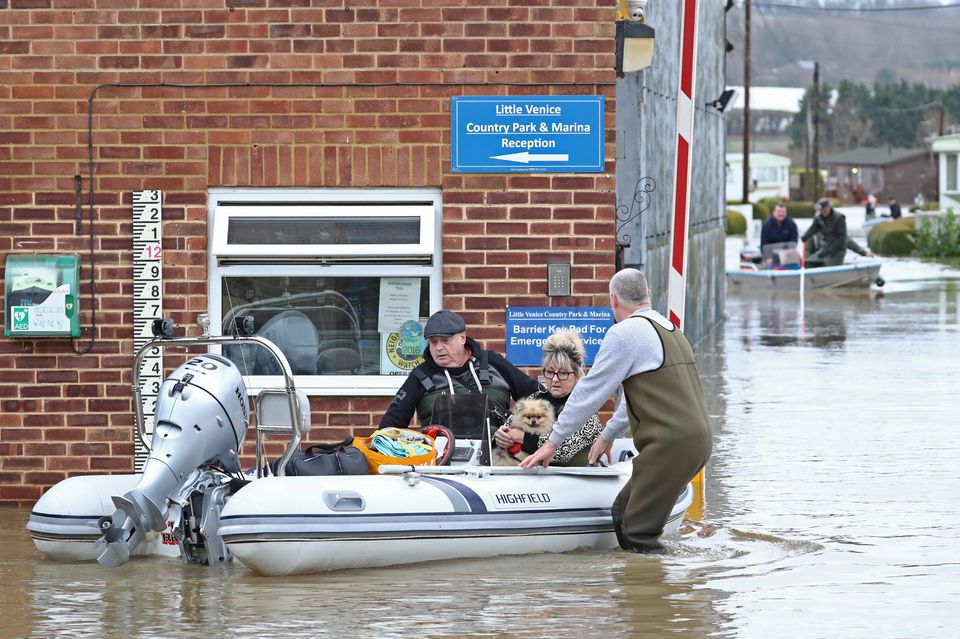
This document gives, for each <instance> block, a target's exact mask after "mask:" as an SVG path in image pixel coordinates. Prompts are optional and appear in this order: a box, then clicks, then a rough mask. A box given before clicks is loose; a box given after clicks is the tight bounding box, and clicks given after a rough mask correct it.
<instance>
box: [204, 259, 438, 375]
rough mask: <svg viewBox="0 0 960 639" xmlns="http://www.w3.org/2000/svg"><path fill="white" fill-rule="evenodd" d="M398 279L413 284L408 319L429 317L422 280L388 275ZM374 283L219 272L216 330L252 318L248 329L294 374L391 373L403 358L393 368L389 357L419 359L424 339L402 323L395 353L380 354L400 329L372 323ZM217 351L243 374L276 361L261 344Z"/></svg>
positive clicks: (267, 371) (272, 371)
mask: <svg viewBox="0 0 960 639" xmlns="http://www.w3.org/2000/svg"><path fill="white" fill-rule="evenodd" d="M398 279H399V280H400V281H402V282H403V283H405V284H406V285H407V287H408V288H410V289H413V293H412V295H414V296H415V300H413V301H414V302H415V304H416V316H414V317H410V318H408V320H412V321H422V318H425V317H427V316H428V315H429V314H430V298H429V290H430V287H429V278H426V277H422V278H389V280H388V283H390V282H395V281H397V280H398ZM382 280H383V278H380V277H224V278H223V279H222V280H221V283H222V289H221V295H222V302H221V308H222V311H223V312H222V317H221V328H222V332H223V334H229V333H231V331H232V326H233V323H234V318H235V317H238V316H245V315H249V316H252V317H253V321H254V329H255V331H256V333H257V334H258V335H262V336H264V337H266V338H267V339H269V340H270V341H272V342H274V343H275V344H276V345H277V346H278V347H279V348H280V350H282V351H283V353H284V355H285V356H286V357H287V360H288V361H289V363H290V366H291V368H292V369H293V373H294V374H295V375H381V374H391V373H394V372H395V369H400V370H403V368H404V365H403V362H400V365H399V366H398V365H397V364H398V363H397V362H396V361H394V359H395V358H397V357H399V359H401V360H404V359H406V360H409V361H411V362H412V361H413V360H419V356H420V355H421V353H422V352H423V349H424V348H425V347H426V343H425V342H424V341H423V339H422V333H421V334H419V335H416V333H417V330H416V327H413V326H407V328H406V331H405V332H406V333H408V335H406V336H405V337H406V340H405V343H404V345H403V347H401V349H400V351H401V352H400V353H397V350H398V349H397V348H396V347H394V348H392V349H390V351H389V353H390V355H388V354H387V352H388V351H387V350H386V348H385V346H386V345H387V342H388V340H389V338H390V334H391V333H400V332H402V329H401V326H402V324H401V326H397V325H396V322H394V323H392V324H390V325H389V326H381V325H380V324H381V317H380V309H381V299H380V296H381V291H382V290H383V286H382V284H383V282H382ZM387 290H393V289H392V288H390V289H387ZM381 328H386V329H390V328H394V329H397V330H384V331H381V330H380V329H381ZM415 338H416V339H415ZM394 339H395V340H396V339H398V338H394ZM414 341H415V342H416V343H415V344H414V343H413V342H414ZM223 354H224V355H225V356H226V357H229V358H230V359H232V360H233V361H234V362H236V364H237V366H239V367H240V370H241V372H243V373H244V374H245V375H276V374H278V373H279V370H278V369H277V365H276V362H275V361H273V358H271V357H270V356H269V354H268V353H267V352H266V351H264V350H263V349H258V348H250V347H243V348H241V347H227V348H225V349H224V353H223ZM406 372H408V371H403V374H404V375H405V374H406Z"/></svg>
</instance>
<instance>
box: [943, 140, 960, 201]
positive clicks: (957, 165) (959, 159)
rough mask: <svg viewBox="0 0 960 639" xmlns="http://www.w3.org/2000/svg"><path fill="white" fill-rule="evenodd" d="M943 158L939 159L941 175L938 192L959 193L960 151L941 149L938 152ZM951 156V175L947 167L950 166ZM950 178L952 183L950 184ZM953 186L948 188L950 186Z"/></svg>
mask: <svg viewBox="0 0 960 639" xmlns="http://www.w3.org/2000/svg"><path fill="white" fill-rule="evenodd" d="M940 155H941V157H943V160H941V165H940V167H941V168H940V176H941V185H940V192H941V193H947V194H951V195H952V194H956V193H960V152H958V151H942V152H941V153H940ZM951 156H952V157H953V169H954V170H953V175H952V176H951V175H950V172H949V171H948V169H949V168H950V160H949V158H950V157H951ZM951 178H952V181H953V184H952V185H951V184H950V182H951ZM951 186H952V187H953V188H950V187H951Z"/></svg>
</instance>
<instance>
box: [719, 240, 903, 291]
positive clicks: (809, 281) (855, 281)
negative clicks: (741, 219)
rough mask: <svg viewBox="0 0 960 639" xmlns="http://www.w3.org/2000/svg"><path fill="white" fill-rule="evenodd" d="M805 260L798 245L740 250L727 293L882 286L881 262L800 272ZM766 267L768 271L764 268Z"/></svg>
mask: <svg viewBox="0 0 960 639" xmlns="http://www.w3.org/2000/svg"><path fill="white" fill-rule="evenodd" d="M801 261H802V257H801V255H800V253H799V252H798V251H797V245H796V243H795V242H780V243H774V244H766V245H764V247H763V252H762V253H761V251H760V250H759V249H757V248H754V247H744V248H742V249H741V250H740V265H739V268H736V269H727V271H726V279H727V289H728V290H730V291H735V292H747V293H752V292H757V293H769V292H773V291H788V292H795V293H799V292H800V287H801V280H802V285H803V288H804V290H805V291H807V290H814V291H816V290H821V291H822V290H837V289H864V290H866V289H869V288H870V286H871V285H872V284H875V285H877V286H883V284H884V281H883V278H881V277H880V266H881V262H880V261H879V260H856V261H853V262H847V263H846V264H840V265H837V266H817V267H815V268H801ZM764 266H766V268H764Z"/></svg>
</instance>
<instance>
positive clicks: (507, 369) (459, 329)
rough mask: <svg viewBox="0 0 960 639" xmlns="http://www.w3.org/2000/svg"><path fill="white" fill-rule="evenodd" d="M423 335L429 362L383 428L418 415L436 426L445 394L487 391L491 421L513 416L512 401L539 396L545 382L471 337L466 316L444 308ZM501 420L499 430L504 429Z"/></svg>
mask: <svg viewBox="0 0 960 639" xmlns="http://www.w3.org/2000/svg"><path fill="white" fill-rule="evenodd" d="M423 336H424V338H425V339H426V340H427V348H426V350H425V351H424V352H423V358H424V362H423V363H422V364H420V365H419V366H417V367H416V368H415V369H413V370H412V371H410V374H409V375H408V376H407V379H406V381H405V382H404V383H403V386H401V387H400V390H399V391H397V395H396V397H394V399H393V401H392V402H391V403H390V406H389V407H388V408H387V412H386V413H384V415H383V417H382V418H381V419H380V425H379V426H378V428H388V427H391V426H393V427H397V428H406V427H407V426H409V425H410V420H411V419H412V418H413V414H414V412H416V414H417V417H418V418H419V420H420V424H421V425H423V426H426V425H428V424H430V423H431V417H432V416H433V406H434V403H435V402H436V401H437V398H438V397H440V396H441V395H447V394H449V395H457V394H463V393H481V394H483V395H486V397H487V402H488V404H487V405H488V408H489V412H490V417H491V418H492V419H494V420H496V419H498V416H505V415H508V414H509V412H510V400H511V398H512V399H520V398H522V397H526V396H528V395H532V394H534V393H536V392H537V391H538V390H539V389H540V383H539V382H537V380H535V379H533V378H531V377H530V376H528V375H527V374H526V373H524V372H523V371H521V370H520V369H519V368H517V367H516V366H514V365H513V364H511V363H510V362H508V361H507V360H506V358H504V357H503V355H500V354H499V353H496V352H494V351H489V350H484V349H483V348H482V347H481V346H480V344H479V343H478V342H477V341H476V340H474V339H472V338H469V337H467V327H466V324H465V323H464V321H463V318H462V317H461V316H460V315H458V314H457V313H454V312H453V311H447V310H441V311H437V312H436V313H434V314H433V315H431V316H430V319H428V320H427V325H426V327H424V330H423ZM500 423H502V422H501V421H496V422H495V423H494V426H496V427H499V426H500Z"/></svg>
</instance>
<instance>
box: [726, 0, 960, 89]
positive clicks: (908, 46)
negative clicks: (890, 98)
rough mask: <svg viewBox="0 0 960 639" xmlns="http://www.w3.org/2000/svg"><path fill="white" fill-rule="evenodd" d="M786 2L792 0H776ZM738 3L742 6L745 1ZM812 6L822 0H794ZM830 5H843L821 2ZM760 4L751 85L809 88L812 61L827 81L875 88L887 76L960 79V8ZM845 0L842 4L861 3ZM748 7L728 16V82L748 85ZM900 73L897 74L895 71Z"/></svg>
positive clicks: (942, 82)
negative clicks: (863, 9) (808, 8)
mask: <svg viewBox="0 0 960 639" xmlns="http://www.w3.org/2000/svg"><path fill="white" fill-rule="evenodd" d="M768 2H770V3H771V4H774V3H775V4H784V3H786V2H790V0H776V2H774V0H768ZM738 4H740V3H739V2H738ZM794 4H802V5H804V6H810V5H815V4H818V2H817V0H802V1H801V2H794ZM819 4H826V5H827V6H834V7H836V6H838V5H837V3H836V2H834V3H833V4H830V3H824V2H822V1H821V2H820V3H819ZM856 4H858V5H863V6H877V5H890V6H897V5H899V6H903V5H904V4H909V5H914V6H915V5H917V4H935V3H931V2H929V1H926V2H925V0H910V2H909V3H904V2H899V3H898V2H891V1H887V2H884V1H883V0H874V1H872V2H871V1H868V0H861V1H860V2H857V3H856ZM763 5H764V2H762V1H754V2H753V4H752V7H753V9H752V12H751V22H752V29H751V31H752V36H753V37H752V41H751V48H752V55H751V58H752V63H751V71H750V73H751V84H753V85H757V86H806V85H808V84H810V83H811V81H812V73H811V71H810V68H809V65H807V68H804V66H803V65H801V64H798V62H801V61H807V60H809V61H812V60H816V61H818V62H820V69H821V78H822V80H823V81H824V82H828V83H830V84H831V85H833V86H836V85H837V83H838V82H839V81H840V80H842V79H848V80H855V81H859V82H863V83H864V84H867V85H872V84H873V82H874V81H875V80H877V78H878V75H880V76H881V77H883V76H886V79H888V80H889V79H892V80H900V79H904V80H906V81H907V82H911V83H913V82H919V83H923V84H926V85H928V86H930V87H937V88H947V87H949V86H952V85H956V84H960V47H957V41H958V39H960V6H957V7H949V8H942V9H937V10H928V11H894V12H877V11H873V12H866V13H865V12H860V13H853V12H830V11H798V10H793V9H789V10H788V9H782V8H774V7H770V6H766V7H765V6H763ZM853 5H854V3H853V2H843V3H841V6H853ZM743 15H744V10H743V7H742V6H737V7H734V8H733V9H731V10H730V11H729V12H728V13H727V39H728V40H729V41H730V42H731V43H732V44H733V45H734V47H735V49H734V50H733V51H732V52H731V53H729V54H728V55H727V83H728V84H742V83H743V49H744V47H743V31H744V29H743V22H744V20H743ZM891 72H892V73H891Z"/></svg>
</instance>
